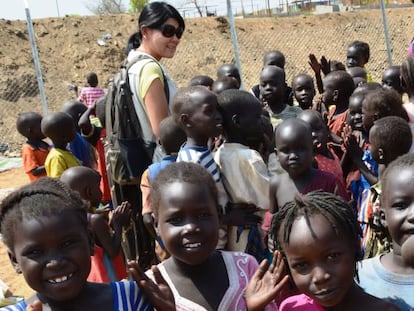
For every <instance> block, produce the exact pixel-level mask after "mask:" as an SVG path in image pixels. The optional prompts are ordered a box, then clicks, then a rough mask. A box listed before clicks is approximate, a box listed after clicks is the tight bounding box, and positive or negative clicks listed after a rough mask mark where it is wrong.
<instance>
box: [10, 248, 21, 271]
mask: <svg viewBox="0 0 414 311" xmlns="http://www.w3.org/2000/svg"><path fill="white" fill-rule="evenodd" d="M7 255H9V259H10V262H11V264H12V266H13V268H14V271H16V273H19V274H21V273H22V270H21V269H20V265H19V263H18V262H17V259H16V256H15V255H14V253H13V252H12V251H11V249H7Z"/></svg>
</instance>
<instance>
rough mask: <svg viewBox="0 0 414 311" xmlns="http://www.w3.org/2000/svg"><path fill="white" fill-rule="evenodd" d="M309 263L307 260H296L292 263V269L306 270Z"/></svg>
mask: <svg viewBox="0 0 414 311" xmlns="http://www.w3.org/2000/svg"><path fill="white" fill-rule="evenodd" d="M308 266H309V265H308V263H306V262H295V263H293V264H292V266H291V267H292V269H294V270H296V271H298V272H300V271H304V270H305V269H306V268H307V267H308Z"/></svg>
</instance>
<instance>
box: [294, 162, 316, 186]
mask: <svg viewBox="0 0 414 311" xmlns="http://www.w3.org/2000/svg"><path fill="white" fill-rule="evenodd" d="M315 172H316V169H314V168H312V167H310V168H309V169H308V170H306V171H304V172H303V173H302V174H301V175H299V176H291V175H289V177H290V179H292V181H293V183H294V184H295V186H296V189H297V190H298V191H299V192H302V191H303V189H305V187H306V186H308V185H309V182H310V181H311V180H312V179H313V176H314V175H315Z"/></svg>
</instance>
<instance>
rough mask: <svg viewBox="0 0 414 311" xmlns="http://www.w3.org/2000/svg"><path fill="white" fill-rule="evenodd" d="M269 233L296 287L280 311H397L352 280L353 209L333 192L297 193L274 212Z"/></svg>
mask: <svg viewBox="0 0 414 311" xmlns="http://www.w3.org/2000/svg"><path fill="white" fill-rule="evenodd" d="M272 233H273V235H274V238H275V247H277V248H279V249H280V251H281V252H282V254H283V256H284V257H285V260H286V262H287V264H288V267H289V274H290V277H291V278H292V281H293V282H294V283H295V285H296V287H297V288H298V290H299V291H300V292H301V294H299V295H295V296H291V297H289V298H287V299H285V300H284V301H283V302H282V303H281V305H280V307H279V310H280V311H293V310H295V311H302V310H303V311H305V310H306V311H321V310H353V311H365V310H387V311H388V310H390V311H391V310H393V311H396V310H399V309H398V308H397V307H396V306H394V305H392V304H391V303H388V302H385V301H382V300H381V299H378V298H376V297H373V296H371V295H369V294H367V293H365V292H364V291H363V290H362V289H361V288H360V287H359V286H358V285H357V284H356V282H355V280H354V277H355V275H356V264H357V260H359V258H360V255H361V251H360V249H359V237H360V228H359V226H358V223H357V222H356V219H355V214H354V213H353V210H352V208H351V207H350V206H349V205H348V204H347V203H346V202H345V201H343V200H341V199H340V198H338V197H337V196H335V195H332V194H331V193H327V192H322V191H315V192H310V193H308V194H306V195H300V194H296V195H295V197H294V200H293V201H291V202H289V203H287V204H286V205H285V206H283V208H282V209H281V210H280V211H279V212H278V213H276V215H275V216H274V218H273V221H272Z"/></svg>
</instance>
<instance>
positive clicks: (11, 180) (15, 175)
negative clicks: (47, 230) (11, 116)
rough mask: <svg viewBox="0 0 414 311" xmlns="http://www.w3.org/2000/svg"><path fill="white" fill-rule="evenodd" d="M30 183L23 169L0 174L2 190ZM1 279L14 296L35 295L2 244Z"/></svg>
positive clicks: (0, 251)
mask: <svg viewBox="0 0 414 311" xmlns="http://www.w3.org/2000/svg"><path fill="white" fill-rule="evenodd" d="M28 181H29V179H28V178H27V176H26V174H25V173H24V171H23V169H22V168H15V169H11V170H8V171H5V172H1V173H0V189H13V188H17V187H19V186H22V185H24V184H26V183H27V182H28ZM0 279H1V280H3V282H5V283H6V284H7V285H8V286H9V288H10V291H11V293H12V294H13V295H16V296H25V297H29V296H31V295H32V294H33V291H32V290H31V288H30V287H28V286H27V285H26V282H25V281H24V278H23V276H22V275H21V274H17V273H16V272H15V271H14V269H13V268H12V266H11V264H10V260H9V257H8V255H7V248H6V247H5V245H4V244H3V243H0Z"/></svg>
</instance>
